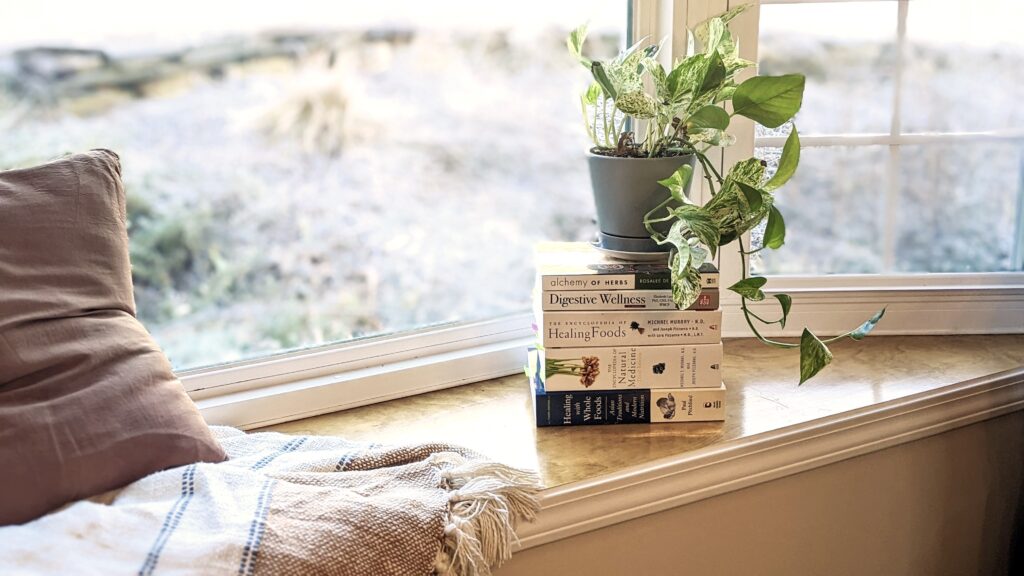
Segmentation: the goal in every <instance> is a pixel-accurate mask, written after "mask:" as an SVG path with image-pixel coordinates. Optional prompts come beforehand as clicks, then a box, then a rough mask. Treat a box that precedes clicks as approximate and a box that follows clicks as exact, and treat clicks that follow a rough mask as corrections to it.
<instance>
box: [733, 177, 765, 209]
mask: <svg viewBox="0 0 1024 576" xmlns="http://www.w3.org/2000/svg"><path fill="white" fill-rule="evenodd" d="M736 185H737V186H739V188H740V192H743V197H744V198H746V199H747V205H748V206H750V211H751V212H757V211H758V210H760V209H761V206H762V205H763V204H764V201H763V199H762V198H761V191H760V190H758V189H757V188H754V187H753V186H751V185H750V184H747V183H745V182H740V181H739V180H737V181H736Z"/></svg>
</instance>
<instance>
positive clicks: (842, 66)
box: [752, 0, 1024, 274]
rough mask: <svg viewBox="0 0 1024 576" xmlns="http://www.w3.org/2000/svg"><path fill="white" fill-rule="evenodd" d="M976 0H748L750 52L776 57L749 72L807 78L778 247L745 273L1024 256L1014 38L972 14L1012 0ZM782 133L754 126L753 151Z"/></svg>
mask: <svg viewBox="0 0 1024 576" xmlns="http://www.w3.org/2000/svg"><path fill="white" fill-rule="evenodd" d="M984 4H985V5H984V6H975V5H973V4H972V5H968V4H964V3H959V2H952V1H938V0H935V1H932V0H929V1H921V2H834V3H817V2H799V3H786V4H776V3H774V2H765V3H762V6H761V7H760V43H759V59H760V61H761V63H762V66H763V67H765V65H767V66H766V67H767V68H774V67H778V68H780V69H779V70H774V69H768V70H766V69H764V68H762V72H765V73H783V72H793V71H801V72H804V73H806V74H807V75H808V88H807V95H806V100H805V106H804V109H803V110H802V111H801V113H800V114H799V115H798V116H797V119H796V122H797V124H798V125H799V127H800V131H801V136H802V142H803V146H804V150H803V152H804V154H803V158H802V161H801V168H800V170H799V171H798V173H797V176H796V177H795V178H794V179H793V181H791V183H790V184H789V185H788V186H787V187H786V188H784V189H783V190H780V191H779V192H778V193H777V199H778V203H779V205H780V207H781V208H782V209H783V211H784V213H785V214H786V215H787V218H788V219H789V221H790V222H791V225H790V226H789V227H788V228H789V234H788V237H787V242H786V246H785V248H784V249H783V250H781V251H778V252H773V251H764V252H762V253H760V254H759V255H758V256H759V257H758V258H755V259H753V262H752V264H753V267H754V268H755V270H756V271H758V272H759V273H764V274H822V273H874V274H893V273H925V272H1004V271H1020V270H1022V269H1024V254H1022V245H1024V207H1022V204H1024V184H1022V168H1021V167H1022V164H1024V161H1022V160H1021V158H1024V130H1022V129H1024V118H1022V117H1021V116H1020V112H1019V111H1018V110H1017V109H1016V108H1015V107H1014V106H1008V105H1007V102H1017V101H1019V99H1020V98H1021V96H1024V94H1021V88H1020V86H1021V83H1020V82H1019V81H1018V79H1017V77H1018V76H1019V74H1020V70H1021V69H1022V68H1024V42H1022V41H1020V40H1019V39H1018V36H1017V35H1015V34H1014V31H1013V30H1012V27H1010V26H1008V25H1005V24H1003V23H1000V24H998V25H992V26H985V25H983V24H985V23H989V24H991V23H992V16H991V15H992V14H1003V15H1004V16H1006V17H1008V18H1009V15H1010V14H1016V13H1020V12H1021V10H1022V8H1021V7H1019V6H1016V4H1014V3H1012V2H1007V1H998V0H990V1H988V2H985V3H984ZM986 15H987V16H986ZM879 17H884V18H883V19H881V20H879V19H878V18H879ZM1010 19H1011V20H1012V18H1010ZM880 33H881V34H883V36H880ZM837 53H839V54H843V55H844V57H843V58H841V59H832V60H829V59H828V58H831V56H827V55H834V54H837ZM794 56H795V57H794ZM819 56H820V57H819ZM1014 63H1016V64H1014ZM782 67H787V68H786V69H785V70H783V69H781V68H782ZM858 78H859V79H860V80H855V79H858ZM816 82H817V83H818V86H815V83H816ZM947 84H949V85H950V86H948V87H947ZM954 84H955V85H956V87H955V88H954V87H953V86H952V85H954ZM865 86H866V87H869V89H868V90H867V91H865V90H864V89H863V87H865ZM787 132H788V127H784V128H783V129H780V130H777V131H763V130H762V131H759V132H758V134H757V136H758V137H757V139H756V145H757V146H758V148H757V149H756V153H757V154H758V155H759V156H760V157H762V158H764V159H765V160H767V161H768V162H769V164H770V165H771V163H772V161H773V159H777V157H778V147H780V146H781V144H782V141H783V140H784V135H785V134H786V133H787ZM753 236H754V241H755V242H756V241H758V240H759V238H758V236H759V235H758V233H757V231H755V233H754V234H753Z"/></svg>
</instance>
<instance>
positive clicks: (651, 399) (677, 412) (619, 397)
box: [534, 386, 725, 426]
mask: <svg viewBox="0 0 1024 576" xmlns="http://www.w3.org/2000/svg"><path fill="white" fill-rule="evenodd" d="M534 401H535V410H536V414H537V426H587V425H599V424H637V423H643V424H662V423H674V422H707V421H722V420H725V386H719V387H717V388H691V389H688V390H639V389H638V390H593V391H590V390H588V391H576V392H545V393H541V394H536V395H535V398H534Z"/></svg>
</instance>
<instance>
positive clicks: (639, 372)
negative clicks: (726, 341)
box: [537, 342, 722, 392]
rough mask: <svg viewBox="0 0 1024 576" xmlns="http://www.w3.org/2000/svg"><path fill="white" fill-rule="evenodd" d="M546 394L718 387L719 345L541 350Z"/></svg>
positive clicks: (720, 361)
mask: <svg viewBox="0 0 1024 576" xmlns="http://www.w3.org/2000/svg"><path fill="white" fill-rule="evenodd" d="M537 354H538V358H537V360H538V362H540V364H541V367H542V368H543V370H539V371H538V373H539V377H540V379H541V381H542V382H543V383H544V389H545V390H547V391H548V392H565V391H573V390H628V389H635V388H666V389H667V388H706V387H709V386H710V387H714V386H717V385H718V384H719V383H721V382H722V344H721V342H719V343H717V344H695V345H688V346H687V345H684V346H611V347H600V348H541V349H539V350H538V351H537Z"/></svg>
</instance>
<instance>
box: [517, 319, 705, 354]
mask: <svg viewBox="0 0 1024 576" xmlns="http://www.w3.org/2000/svg"><path fill="white" fill-rule="evenodd" d="M537 324H538V329H539V330H540V341H541V343H542V344H543V345H544V347H545V348H579V347H590V346H648V345H659V344H661V345H666V346H668V345H678V344H717V343H719V342H721V341H722V311H721V310H705V311H696V310H664V311H659V310H643V311H637V312H618V311H595V312H554V311H546V312H545V311H542V312H540V318H539V322H538V323H537Z"/></svg>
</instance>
